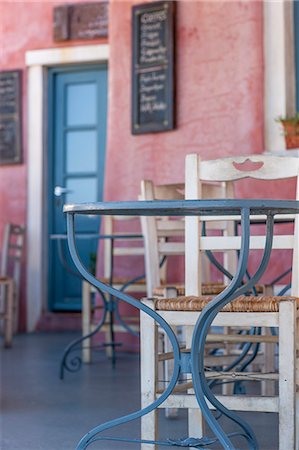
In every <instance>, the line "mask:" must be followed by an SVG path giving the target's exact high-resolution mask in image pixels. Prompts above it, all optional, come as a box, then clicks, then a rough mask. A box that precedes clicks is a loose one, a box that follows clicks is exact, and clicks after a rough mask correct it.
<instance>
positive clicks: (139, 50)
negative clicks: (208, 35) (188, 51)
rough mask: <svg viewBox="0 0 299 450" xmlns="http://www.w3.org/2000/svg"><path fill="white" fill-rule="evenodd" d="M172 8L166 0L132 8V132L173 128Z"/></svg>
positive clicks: (170, 2)
mask: <svg viewBox="0 0 299 450" xmlns="http://www.w3.org/2000/svg"><path fill="white" fill-rule="evenodd" d="M174 8H175V2H172V1H166V2H155V3H146V4H142V5H136V6H134V7H133V9H132V13H133V20H132V22H133V30H132V31H133V33H132V37H133V68H132V69H133V70H132V133H133V134H141V133H152V132H159V131H166V130H172V129H173V128H174V12H175V11H174Z"/></svg>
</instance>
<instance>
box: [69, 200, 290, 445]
mask: <svg viewBox="0 0 299 450" xmlns="http://www.w3.org/2000/svg"><path fill="white" fill-rule="evenodd" d="M64 212H65V213H66V214H67V234H68V245H69V249H70V252H71V256H72V258H73V261H74V263H75V265H76V267H77V268H78V270H79V272H80V273H81V275H82V276H83V278H85V279H86V280H87V281H89V283H91V284H92V285H93V286H95V287H96V288H97V289H99V290H102V291H103V292H106V293H108V294H110V295H113V296H115V297H117V298H118V299H119V300H122V301H124V302H126V303H128V304H130V305H132V306H134V307H136V308H138V309H139V310H140V311H143V312H144V313H146V314H148V315H149V316H151V317H152V318H153V319H154V320H155V321H156V322H157V324H159V326H160V327H161V328H163V330H164V332H165V333H166V334H167V336H168V338H169V339H170V342H171V345H172V347H173V354H174V369H173V374H172V377H171V379H170V381H169V384H168V386H167V388H166V389H165V391H164V392H163V394H162V395H161V396H160V397H159V398H158V399H156V400H155V401H154V402H153V403H152V404H150V405H148V406H147V407H146V408H143V409H140V410H138V411H136V412H133V413H130V414H128V415H126V416H123V417H120V418H117V419H114V420H111V421H108V422H106V423H103V424H102V425H98V426H97V427H95V428H93V429H92V430H90V431H89V432H88V433H87V434H86V435H85V436H83V438H82V439H81V440H80V442H79V443H78V446H77V450H83V449H86V448H87V447H88V446H89V445H90V444H92V443H94V442H95V441H120V442H121V441H126V442H132V443H136V444H137V443H140V442H144V443H148V444H151V443H152V444H155V443H156V444H158V445H160V446H161V447H162V446H165V447H167V446H168V447H172V448H173V447H185V448H201V449H202V448H207V447H208V446H209V445H211V444H214V443H215V442H217V441H218V443H219V444H220V445H222V447H223V448H224V449H227V450H228V449H230V450H232V449H234V448H235V447H234V445H233V442H232V437H234V436H235V435H237V434H238V435H241V436H242V437H243V438H244V440H246V447H247V448H248V449H250V450H256V449H258V443H257V440H256V437H255V435H254V431H253V430H252V429H251V427H250V426H249V425H248V424H247V423H246V422H245V421H244V420H243V419H241V418H240V417H238V415H236V414H235V413H234V412H232V411H230V410H228V409H227V408H226V407H225V406H224V405H223V404H222V403H220V402H219V400H217V399H216V397H215V396H214V394H213V393H212V391H211V390H210V388H209V386H208V383H207V380H206V378H205V373H204V346H205V341H206V337H207V333H208V330H209V328H210V326H211V323H212V322H213V320H214V319H215V317H216V315H217V314H218V312H219V311H220V310H221V309H222V308H223V307H224V306H225V305H226V304H228V303H229V302H231V301H232V300H234V299H235V298H236V297H237V296H239V295H242V294H244V293H245V292H247V291H248V290H249V289H250V288H252V286H254V285H255V284H256V283H257V281H258V280H259V279H260V277H261V276H262V275H263V273H264V271H265V269H266V267H267V265H268V262H269V258H270V254H271V249H272V240H273V224H274V218H275V216H276V215H277V214H298V213H299V201H284V200H250V199H246V200H237V199H235V200H216V199H214V200H170V201H138V202H119V203H117V202H101V203H86V204H76V205H66V206H65V207H64ZM77 214H95V215H134V216H237V217H238V218H240V217H241V233H242V234H241V249H240V256H239V262H238V267H237V271H236V273H235V274H234V277H233V279H232V280H231V282H230V284H229V285H228V287H227V288H226V289H225V290H224V291H223V292H221V293H220V294H219V295H217V296H216V297H215V298H214V300H213V301H211V302H209V304H208V305H207V306H206V307H205V308H204V309H203V311H202V313H201V314H200V315H199V317H198V320H197V322H196V325H195V327H194V331H193V338H192V345H191V352H190V367H191V368H190V372H191V374H192V380H193V385H194V391H195V395H196V398H197V401H198V404H199V407H200V409H201V411H202V413H203V415H204V418H205V420H206V422H207V424H208V425H209V428H210V429H211V431H212V432H213V434H214V436H213V437H207V436H204V437H203V438H200V439H198V438H192V437H189V438H187V439H181V440H180V439H179V440H172V439H168V440H164V441H145V440H143V441H142V440H140V439H134V438H132V439H128V438H122V437H119V438H117V437H109V436H106V433H105V436H104V435H103V434H102V432H103V431H106V430H109V429H111V428H113V427H116V426H118V425H122V424H125V423H127V422H129V421H131V420H134V419H138V418H140V417H141V416H143V415H145V414H148V413H149V412H151V411H153V410H154V409H155V408H158V407H159V406H160V405H161V404H162V403H163V402H164V401H165V400H166V399H167V397H168V396H169V395H170V394H171V393H172V391H173V389H174V387H175V385H176V383H177V381H178V378H179V375H180V371H181V369H182V367H183V366H184V367H185V364H186V361H185V358H184V357H182V355H181V352H180V348H179V345H178V342H177V339H176V336H175V334H174V333H173V331H172V329H171V327H170V326H169V325H168V323H167V322H166V321H165V320H164V319H163V318H162V317H161V316H160V315H159V314H158V312H156V311H154V310H152V309H150V308H148V307H147V306H146V305H144V304H142V303H141V302H139V301H138V300H136V299H134V298H133V297H131V296H129V295H127V294H125V293H123V292H120V291H118V290H116V289H114V288H112V287H111V286H108V285H106V284H104V283H102V282H100V281H99V280H97V279H96V278H95V277H94V276H93V275H91V274H90V273H89V272H88V270H87V269H86V268H85V267H84V266H83V265H82V262H81V261H80V257H79V255H78V252H77V249H76V236H75V226H74V221H75V219H74V218H75V215H77ZM256 215H264V216H265V217H266V233H265V234H266V238H265V247H264V251H263V256H262V258H261V262H260V265H259V267H257V269H256V272H255V274H253V275H252V276H251V278H250V280H249V281H248V282H247V283H246V284H242V281H243V278H244V275H245V273H246V269H247V262H248V256H249V240H250V217H252V216H256ZM238 220H239V219H238ZM208 402H209V403H211V404H212V405H213V406H214V408H215V409H216V411H218V412H219V413H221V414H223V415H225V416H226V417H227V418H228V419H230V420H232V421H233V422H234V423H235V424H236V425H237V426H238V427H239V432H237V433H231V434H226V433H225V431H224V430H223V429H222V427H221V426H220V424H219V422H218V421H217V420H216V418H215V416H214V415H213V414H212V412H211V411H210V409H209V406H208ZM110 445H111V443H110V444H109V446H110ZM93 448H94V446H93ZM103 448H104V447H103ZM244 448H245V447H244Z"/></svg>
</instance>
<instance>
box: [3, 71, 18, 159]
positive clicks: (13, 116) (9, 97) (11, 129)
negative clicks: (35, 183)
mask: <svg viewBox="0 0 299 450" xmlns="http://www.w3.org/2000/svg"><path fill="white" fill-rule="evenodd" d="M21 100H22V94H21V71H20V70H14V71H7V72H0V164H16V163H20V162H21V145H22V137H21Z"/></svg>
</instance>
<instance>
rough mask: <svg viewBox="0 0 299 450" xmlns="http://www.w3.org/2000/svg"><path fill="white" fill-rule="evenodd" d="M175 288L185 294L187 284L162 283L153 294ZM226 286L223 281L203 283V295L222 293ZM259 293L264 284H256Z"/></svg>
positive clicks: (181, 294)
mask: <svg viewBox="0 0 299 450" xmlns="http://www.w3.org/2000/svg"><path fill="white" fill-rule="evenodd" d="M169 287H171V288H174V289H176V290H177V294H178V296H179V297H181V296H184V295H185V286H184V285H182V284H176V285H169V284H168V285H167V286H166V285H164V284H161V286H159V287H156V288H154V289H153V296H154V297H162V296H164V292H165V288H169ZM225 288H226V285H225V284H223V283H208V284H207V283H205V284H203V285H202V287H201V290H202V295H217V294H220V292H222V291H223V290H224V289H225ZM255 289H256V292H257V294H262V293H263V292H264V289H265V288H264V286H263V285H257V286H255Z"/></svg>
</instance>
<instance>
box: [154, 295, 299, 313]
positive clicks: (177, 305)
mask: <svg viewBox="0 0 299 450" xmlns="http://www.w3.org/2000/svg"><path fill="white" fill-rule="evenodd" d="M213 298H214V297H212V296H200V297H195V296H189V297H176V298H162V299H156V300H155V309H156V310H160V311H202V310H203V308H204V307H205V306H206V305H207V304H208V303H209V302H210V301H211V300H213ZM292 299H294V301H296V303H297V309H299V298H296V297H291V296H284V297H274V296H266V295H264V296H261V297H254V296H245V295H241V296H240V297H237V298H236V299H235V300H234V301H232V302H231V303H229V304H228V305H226V306H225V307H224V308H223V309H222V311H223V312H278V311H279V304H280V302H283V301H286V300H288V301H290V300H292Z"/></svg>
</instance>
